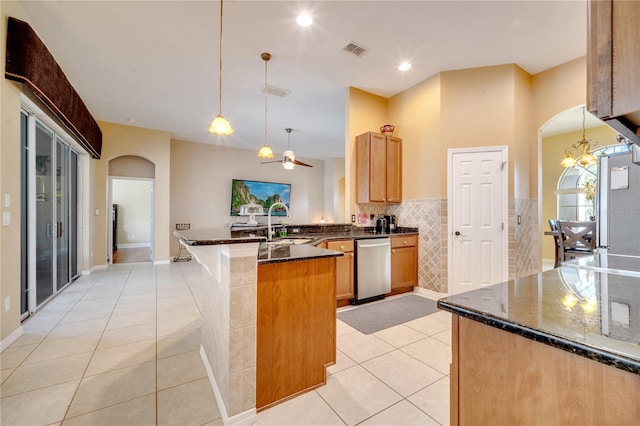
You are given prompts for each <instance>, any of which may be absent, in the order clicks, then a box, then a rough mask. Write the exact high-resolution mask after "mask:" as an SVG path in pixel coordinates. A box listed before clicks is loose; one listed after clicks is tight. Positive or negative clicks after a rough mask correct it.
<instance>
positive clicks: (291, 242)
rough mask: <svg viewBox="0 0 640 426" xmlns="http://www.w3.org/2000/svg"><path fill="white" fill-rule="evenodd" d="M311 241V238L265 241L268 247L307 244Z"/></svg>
mask: <svg viewBox="0 0 640 426" xmlns="http://www.w3.org/2000/svg"><path fill="white" fill-rule="evenodd" d="M311 241H313V238H283V239H280V240H273V241H267V242H266V244H268V245H294V244H296V245H297V244H307V243H309V242H311Z"/></svg>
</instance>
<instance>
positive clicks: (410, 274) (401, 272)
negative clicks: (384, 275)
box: [391, 247, 418, 290]
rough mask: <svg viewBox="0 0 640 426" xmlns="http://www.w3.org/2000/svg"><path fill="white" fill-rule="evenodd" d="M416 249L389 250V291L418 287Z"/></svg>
mask: <svg viewBox="0 0 640 426" xmlns="http://www.w3.org/2000/svg"><path fill="white" fill-rule="evenodd" d="M417 262H418V255H417V250H416V247H400V248H394V249H391V290H395V289H398V288H401V287H409V286H414V285H418V263H417Z"/></svg>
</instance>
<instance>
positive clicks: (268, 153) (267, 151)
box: [258, 52, 273, 158]
mask: <svg viewBox="0 0 640 426" xmlns="http://www.w3.org/2000/svg"><path fill="white" fill-rule="evenodd" d="M260 57H261V58H262V60H263V61H264V145H263V146H262V148H260V151H258V157H260V158H273V151H272V150H271V148H270V147H269V144H268V143H267V62H269V59H271V54H270V53H267V52H263V53H261V54H260Z"/></svg>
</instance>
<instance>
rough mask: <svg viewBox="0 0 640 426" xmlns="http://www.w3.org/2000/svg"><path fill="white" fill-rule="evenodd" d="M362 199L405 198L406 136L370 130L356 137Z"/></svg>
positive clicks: (389, 200) (387, 200) (359, 199)
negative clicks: (404, 158) (403, 147)
mask: <svg viewBox="0 0 640 426" xmlns="http://www.w3.org/2000/svg"><path fill="white" fill-rule="evenodd" d="M356 187H357V202H358V203H387V204H394V203H400V202H402V139H400V138H396V137H393V136H385V135H381V134H379V133H374V132H367V133H364V134H362V135H359V136H357V137H356Z"/></svg>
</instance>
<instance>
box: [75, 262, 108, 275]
mask: <svg viewBox="0 0 640 426" xmlns="http://www.w3.org/2000/svg"><path fill="white" fill-rule="evenodd" d="M108 268H109V265H106V264H105V265H94V266H93V267H92V268H91V269H89V270H87V269H85V270H83V271H82V272H80V275H91V274H93V272H94V271H99V270H104V269H108Z"/></svg>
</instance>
